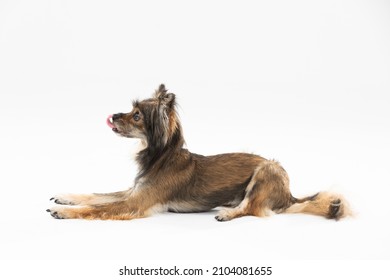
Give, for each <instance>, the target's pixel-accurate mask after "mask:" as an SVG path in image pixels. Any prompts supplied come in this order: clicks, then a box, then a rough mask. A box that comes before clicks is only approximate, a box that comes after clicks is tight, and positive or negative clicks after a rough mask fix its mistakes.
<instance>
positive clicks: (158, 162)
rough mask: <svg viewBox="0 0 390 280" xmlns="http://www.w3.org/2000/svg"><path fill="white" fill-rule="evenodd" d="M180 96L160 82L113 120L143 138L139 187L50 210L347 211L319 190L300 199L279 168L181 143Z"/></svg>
mask: <svg viewBox="0 0 390 280" xmlns="http://www.w3.org/2000/svg"><path fill="white" fill-rule="evenodd" d="M175 105H176V103H175V95H174V94H172V93H168V92H167V90H166V89H165V86H164V85H161V86H160V87H159V88H158V89H157V90H156V93H155V94H154V96H153V97H152V98H150V99H146V100H143V101H135V102H134V104H133V110H132V111H131V112H130V113H127V114H122V113H119V114H115V115H113V117H112V126H113V129H112V130H113V131H114V132H115V133H116V134H118V135H120V136H123V137H127V138H139V139H141V141H143V143H145V148H144V149H143V150H141V151H140V152H139V153H138V154H137V157H136V160H137V163H138V165H139V172H138V175H137V177H136V179H135V182H134V186H133V187H132V188H131V189H129V190H126V191H122V192H115V193H108V194H89V195H74V194H68V195H60V196H56V197H53V198H52V200H53V201H54V202H55V203H57V204H62V205H67V206H56V207H53V208H51V209H48V210H47V211H48V212H50V214H51V215H52V216H53V217H55V218H59V219H62V218H66V219H77V218H78V219H114V220H129V219H134V218H142V217H146V216H148V215H151V214H152V213H153V212H155V211H160V212H161V211H173V212H201V211H209V210H211V209H213V208H216V207H220V206H225V207H226V208H223V209H221V210H220V211H219V213H218V214H217V216H216V219H217V220H218V221H228V220H231V219H234V218H237V217H241V216H247V215H253V216H258V217H264V216H266V215H268V213H269V212H270V211H273V212H276V213H307V214H313V215H319V216H323V217H325V218H330V219H336V220H338V219H339V218H342V217H344V216H346V215H347V214H348V213H349V212H348V209H347V205H346V202H345V200H344V198H342V197H341V196H339V195H336V194H332V193H327V192H321V193H319V194H316V195H313V196H309V197H306V198H302V199H297V198H294V197H293V196H292V195H291V193H290V189H289V178H288V175H287V173H286V171H285V170H284V169H283V167H281V165H280V164H279V163H278V162H276V161H273V160H267V159H265V158H262V157H260V156H257V155H253V154H246V153H231V154H220V155H214V156H202V155H198V154H194V153H190V152H189V151H188V150H187V149H184V148H183V145H184V139H183V135H182V128H181V125H180V121H179V119H178V116H177V113H176V110H175Z"/></svg>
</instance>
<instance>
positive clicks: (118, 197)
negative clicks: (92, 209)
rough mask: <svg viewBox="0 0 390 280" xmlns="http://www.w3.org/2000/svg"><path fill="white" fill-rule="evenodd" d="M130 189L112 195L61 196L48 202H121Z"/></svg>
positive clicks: (85, 203) (86, 203) (65, 203)
mask: <svg viewBox="0 0 390 280" xmlns="http://www.w3.org/2000/svg"><path fill="white" fill-rule="evenodd" d="M131 190H132V189H129V190H126V191H120V192H113V193H93V194H61V195H57V196H54V197H52V198H51V199H50V200H52V201H54V202H55V203H57V204H62V205H96V204H106V203H113V202H117V201H122V200H124V199H125V198H126V197H128V196H129V195H130V193H131Z"/></svg>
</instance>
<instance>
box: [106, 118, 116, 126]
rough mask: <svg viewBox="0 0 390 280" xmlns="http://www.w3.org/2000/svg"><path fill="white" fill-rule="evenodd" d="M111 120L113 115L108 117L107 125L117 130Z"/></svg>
mask: <svg viewBox="0 0 390 280" xmlns="http://www.w3.org/2000/svg"><path fill="white" fill-rule="evenodd" d="M111 118H112V115H109V116H108V117H107V120H106V123H107V125H108V126H109V127H111V128H115V126H114V125H113V124H112V122H111Z"/></svg>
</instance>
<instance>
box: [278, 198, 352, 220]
mask: <svg viewBox="0 0 390 280" xmlns="http://www.w3.org/2000/svg"><path fill="white" fill-rule="evenodd" d="M291 203H292V205H291V206H290V207H288V208H287V209H285V210H284V211H283V213H305V214H312V215H318V216H323V217H325V218H328V219H335V220H339V219H341V218H344V217H346V216H349V215H351V210H350V208H349V205H348V203H347V201H346V200H345V199H344V197H343V196H341V195H339V194H335V193H331V192H319V193H317V194H315V195H312V196H308V197H305V198H301V199H298V198H295V197H293V196H291Z"/></svg>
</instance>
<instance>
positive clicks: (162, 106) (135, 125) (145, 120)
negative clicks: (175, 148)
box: [107, 84, 180, 148]
mask: <svg viewBox="0 0 390 280" xmlns="http://www.w3.org/2000/svg"><path fill="white" fill-rule="evenodd" d="M175 105H176V103H175V95H174V94H173V93H168V91H167V90H166V89H165V86H164V85H163V84H162V85H160V86H159V88H158V89H157V90H156V91H155V93H154V95H153V97H152V98H149V99H145V100H142V101H138V100H137V101H134V102H133V109H132V110H131V112H130V113H117V114H114V115H110V116H109V117H108V118H107V124H108V126H109V127H110V128H111V129H112V131H114V132H115V133H116V134H118V135H120V136H124V137H128V138H139V139H141V140H143V141H145V142H146V144H147V146H148V147H151V146H153V147H158V148H162V147H164V146H166V145H167V144H168V142H169V141H170V140H171V139H172V138H173V137H174V135H175V134H176V133H180V131H179V130H180V123H179V120H178V117H177V113H176V109H175Z"/></svg>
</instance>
